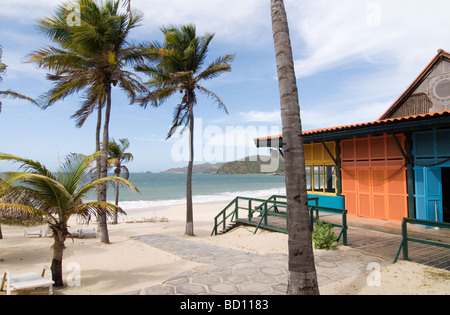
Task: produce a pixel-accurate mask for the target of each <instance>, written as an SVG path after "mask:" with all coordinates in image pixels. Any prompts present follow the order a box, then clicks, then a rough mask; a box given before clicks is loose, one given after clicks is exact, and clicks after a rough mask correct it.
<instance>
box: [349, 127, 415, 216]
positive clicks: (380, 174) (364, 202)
mask: <svg viewBox="0 0 450 315" xmlns="http://www.w3.org/2000/svg"><path fill="white" fill-rule="evenodd" d="M397 139H398V140H399V142H400V144H401V145H402V147H403V148H404V142H405V137H404V136H403V135H397ZM341 160H342V169H341V172H342V194H343V195H344V196H345V202H346V208H347V210H348V213H349V214H350V215H356V216H360V217H366V218H374V219H383V220H392V221H401V220H402V219H403V217H406V216H407V213H408V210H407V188H406V167H405V166H404V164H405V163H404V159H403V155H402V154H401V152H400V150H399V148H398V147H397V145H396V143H395V141H394V139H393V138H392V136H391V135H383V136H377V137H372V136H369V137H367V138H353V139H348V140H342V141H341Z"/></svg>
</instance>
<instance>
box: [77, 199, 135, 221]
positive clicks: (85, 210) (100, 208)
mask: <svg viewBox="0 0 450 315" xmlns="http://www.w3.org/2000/svg"><path fill="white" fill-rule="evenodd" d="M114 213H122V214H125V215H126V212H125V211H123V210H122V208H120V207H118V206H116V205H113V204H111V203H109V202H104V201H93V202H87V203H83V204H80V205H78V206H76V207H74V208H72V209H71V210H70V214H71V215H78V216H81V217H83V218H85V219H87V220H90V218H91V217H92V216H99V215H100V214H106V216H107V217H110V218H113V215H114Z"/></svg>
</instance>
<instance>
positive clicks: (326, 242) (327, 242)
mask: <svg viewBox="0 0 450 315" xmlns="http://www.w3.org/2000/svg"><path fill="white" fill-rule="evenodd" d="M332 229H333V226H332V225H331V224H327V223H324V222H323V221H318V222H317V224H316V228H315V230H314V231H313V233H312V238H313V241H314V248H316V249H326V250H334V249H336V247H337V245H338V243H337V241H336V240H337V238H338V237H337V235H336V233H334V232H333V231H332Z"/></svg>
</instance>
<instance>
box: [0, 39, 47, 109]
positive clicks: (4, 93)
mask: <svg viewBox="0 0 450 315" xmlns="http://www.w3.org/2000/svg"><path fill="white" fill-rule="evenodd" d="M2 55H3V51H2V47H1V46H0V82H1V81H2V80H3V77H2V76H3V75H4V74H5V73H6V68H7V67H8V66H7V65H6V64H4V63H2ZM0 96H1V97H10V98H19V99H23V100H27V101H30V102H32V103H33V104H35V105H38V106H39V104H38V103H37V102H36V101H35V100H34V99H32V98H31V97H28V96H25V95H23V94H20V93H17V92H14V91H11V90H8V91H0ZM1 111H2V102H0V112H1Z"/></svg>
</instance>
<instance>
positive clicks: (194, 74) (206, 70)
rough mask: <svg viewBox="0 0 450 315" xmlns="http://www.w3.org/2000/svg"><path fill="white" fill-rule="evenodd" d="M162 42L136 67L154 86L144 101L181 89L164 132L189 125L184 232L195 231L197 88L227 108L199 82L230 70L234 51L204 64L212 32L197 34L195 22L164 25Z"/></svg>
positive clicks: (149, 51)
mask: <svg viewBox="0 0 450 315" xmlns="http://www.w3.org/2000/svg"><path fill="white" fill-rule="evenodd" d="M161 30H162V32H163V34H164V38H165V41H164V43H162V44H161V43H157V42H155V43H152V44H151V45H149V47H148V54H149V62H147V63H146V64H141V65H140V66H138V67H137V70H138V71H141V72H144V73H146V74H147V75H149V76H150V81H149V82H148V84H149V85H151V86H153V87H154V89H153V90H152V93H150V94H149V95H148V97H146V98H143V99H142V102H143V104H144V106H145V105H147V104H148V103H151V104H153V105H155V106H157V105H158V104H157V102H158V101H159V102H163V101H164V100H166V99H167V98H169V97H170V96H172V95H174V94H175V93H182V94H183V97H182V100H181V103H180V104H179V105H178V106H177V107H176V109H175V113H174V117H173V125H172V127H171V128H170V131H169V133H168V135H167V138H170V137H171V136H172V135H173V134H174V133H175V132H176V130H177V129H178V127H187V126H189V131H190V141H189V143H190V145H189V148H190V153H189V164H188V169H187V181H186V182H187V183H186V232H185V233H186V234H187V235H194V224H193V206H192V167H193V161H194V106H195V105H196V104H197V97H196V92H197V91H199V92H200V93H203V94H206V95H208V96H210V97H212V98H213V99H214V100H215V101H216V103H217V104H218V107H219V108H220V109H223V110H225V112H227V110H226V107H225V104H224V103H223V102H222V100H221V99H220V98H219V97H218V96H217V95H216V94H215V93H213V92H212V91H210V90H208V89H207V88H205V87H203V86H201V85H200V83H201V82H203V81H206V80H210V79H213V78H216V77H218V76H220V75H221V74H223V73H224V72H229V71H231V66H230V62H231V61H232V60H233V58H234V55H225V56H221V57H218V58H217V59H216V60H215V61H213V62H212V63H210V64H209V65H208V66H206V67H204V64H205V61H206V57H207V53H208V47H209V44H210V43H211V41H212V40H213V38H214V34H205V35H204V36H201V37H198V36H197V35H196V28H195V26H194V25H192V24H189V25H183V26H180V27H176V26H170V27H168V28H166V27H163V28H162V29H161Z"/></svg>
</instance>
